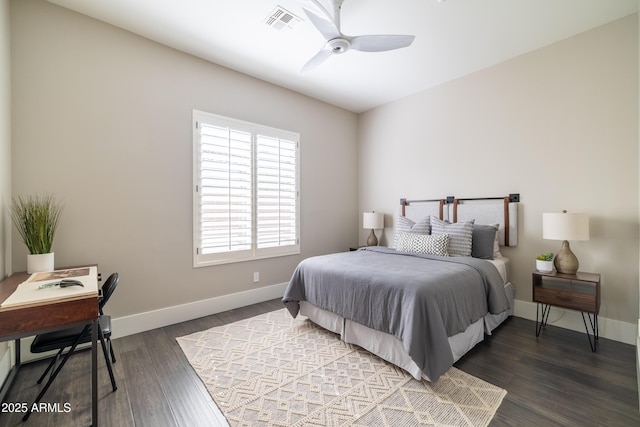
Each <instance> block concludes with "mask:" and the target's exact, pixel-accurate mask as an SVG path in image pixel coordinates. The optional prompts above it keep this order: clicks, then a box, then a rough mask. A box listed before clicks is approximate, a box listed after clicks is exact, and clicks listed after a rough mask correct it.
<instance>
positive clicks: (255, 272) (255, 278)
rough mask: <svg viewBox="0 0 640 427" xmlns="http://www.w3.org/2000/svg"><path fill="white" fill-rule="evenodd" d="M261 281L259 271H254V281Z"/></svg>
mask: <svg viewBox="0 0 640 427" xmlns="http://www.w3.org/2000/svg"><path fill="white" fill-rule="evenodd" d="M259 281H260V273H259V272H257V271H254V272H253V283H258V282H259Z"/></svg>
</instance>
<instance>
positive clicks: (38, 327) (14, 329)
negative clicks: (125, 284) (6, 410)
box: [0, 272, 99, 426]
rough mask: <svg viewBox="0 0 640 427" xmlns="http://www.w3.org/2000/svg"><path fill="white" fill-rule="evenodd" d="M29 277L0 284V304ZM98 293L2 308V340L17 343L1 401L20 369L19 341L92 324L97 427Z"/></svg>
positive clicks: (21, 275) (17, 275)
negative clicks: (70, 327)
mask: <svg viewBox="0 0 640 427" xmlns="http://www.w3.org/2000/svg"><path fill="white" fill-rule="evenodd" d="M28 278H29V274H27V273H24V272H22V273H15V274H12V275H11V276H9V277H7V278H6V279H5V280H3V281H1V282H0V304H2V302H4V300H6V299H7V298H8V297H9V296H10V295H11V294H12V293H13V291H15V290H16V288H17V287H18V285H19V284H20V283H22V282H24V281H25V280H27V279H28ZM98 315H99V313H98V293H97V292H96V294H95V295H93V294H92V295H84V296H78V297H73V298H67V299H64V300H55V301H44V302H39V303H34V304H29V305H20V306H14V307H0V341H8V340H15V356H16V357H15V366H14V367H13V368H12V370H11V372H10V373H9V376H8V377H7V380H6V382H5V385H4V386H3V387H2V390H1V391H0V401H2V400H4V397H5V395H6V393H7V392H8V391H9V388H10V387H11V383H12V382H13V380H14V379H15V375H16V373H17V372H18V370H19V369H20V338H24V337H28V336H32V335H37V334H40V333H44V332H49V331H54V330H57V329H64V328H67V327H69V326H73V325H80V324H87V323H91V324H92V328H91V409H92V411H91V419H92V423H93V424H92V425H93V426H97V425H98V345H97V338H98V327H97V326H98V325H97V323H98Z"/></svg>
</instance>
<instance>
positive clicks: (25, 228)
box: [11, 195, 62, 273]
mask: <svg viewBox="0 0 640 427" xmlns="http://www.w3.org/2000/svg"><path fill="white" fill-rule="evenodd" d="M61 212H62V205H60V204H58V203H56V201H55V199H54V197H53V196H50V195H46V196H29V197H28V198H25V199H23V198H22V197H18V199H17V200H16V199H14V200H13V203H12V205H11V218H12V219H13V223H14V225H15V226H16V228H17V229H18V232H19V233H20V236H21V237H22V241H23V242H24V244H25V245H26V246H27V249H28V250H29V255H27V273H37V272H40V271H52V270H54V258H53V252H51V245H52V244H53V238H54V236H55V233H56V228H57V227H58V221H59V220H60V213H61Z"/></svg>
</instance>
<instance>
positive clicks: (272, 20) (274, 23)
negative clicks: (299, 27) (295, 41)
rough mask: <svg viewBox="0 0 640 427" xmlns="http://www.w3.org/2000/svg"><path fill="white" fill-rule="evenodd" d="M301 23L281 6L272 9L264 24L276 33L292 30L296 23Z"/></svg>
mask: <svg viewBox="0 0 640 427" xmlns="http://www.w3.org/2000/svg"><path fill="white" fill-rule="evenodd" d="M301 21H302V20H301V19H300V18H298V17H297V16H295V15H294V14H293V13H291V12H289V11H288V10H286V9H285V8H283V7H282V6H276V8H275V9H273V12H271V14H270V15H269V16H268V17H267V19H266V20H265V21H264V22H265V24H267V25H268V26H270V27H273V28H275V29H276V30H278V31H282V30H284V29H289V30H290V29H292V28H293V27H294V26H295V25H296V24H297V23H298V22H301Z"/></svg>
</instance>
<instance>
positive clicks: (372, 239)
mask: <svg viewBox="0 0 640 427" xmlns="http://www.w3.org/2000/svg"><path fill="white" fill-rule="evenodd" d="M367 246H378V238H377V237H376V233H375V232H374V231H373V228H372V229H371V233H369V237H368V238H367Z"/></svg>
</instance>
